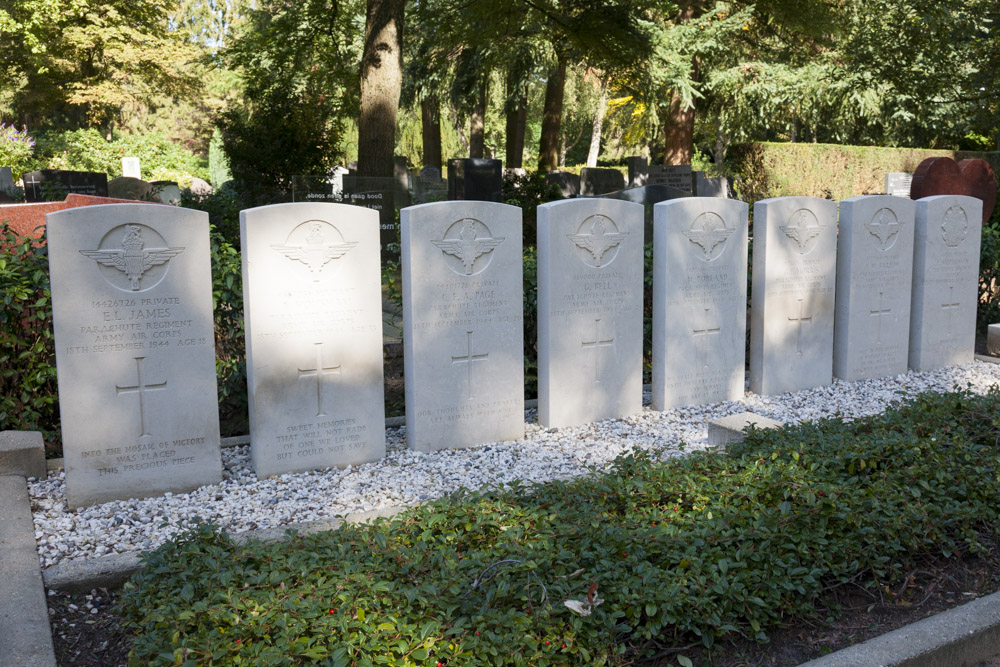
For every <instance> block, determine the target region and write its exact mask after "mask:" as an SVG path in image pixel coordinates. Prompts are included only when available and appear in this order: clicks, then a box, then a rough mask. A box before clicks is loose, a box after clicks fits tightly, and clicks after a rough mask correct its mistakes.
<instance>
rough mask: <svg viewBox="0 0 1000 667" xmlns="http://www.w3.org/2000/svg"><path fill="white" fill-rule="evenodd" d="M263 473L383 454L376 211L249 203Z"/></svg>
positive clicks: (251, 340)
mask: <svg viewBox="0 0 1000 667" xmlns="http://www.w3.org/2000/svg"><path fill="white" fill-rule="evenodd" d="M240 234H241V236H242V239H243V299H244V304H245V306H244V319H245V322H246V338H247V386H248V390H249V402H250V455H251V459H252V462H253V466H254V470H255V471H256V472H257V475H258V476H259V477H267V476H270V475H278V474H282V473H286V472H294V471H300V470H315V469H319V468H325V467H329V466H343V465H356V464H359V463H365V462H368V461H376V460H378V459H380V458H382V457H383V456H385V408H384V404H383V378H382V319H381V318H382V309H381V303H382V299H381V291H380V290H381V274H380V268H379V216H378V213H377V212H375V211H373V210H370V209H365V208H361V207H359V206H350V205H347V204H325V203H311V204H310V203H303V204H277V205H274V206H262V207H259V208H253V209H250V210H247V211H243V212H241V213H240Z"/></svg>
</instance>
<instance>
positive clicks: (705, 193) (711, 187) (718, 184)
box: [693, 171, 730, 199]
mask: <svg viewBox="0 0 1000 667" xmlns="http://www.w3.org/2000/svg"><path fill="white" fill-rule="evenodd" d="M693 177H694V194H695V196H696V197H722V198H724V199H728V198H729V191H730V188H729V179H728V178H726V177H725V176H716V177H708V176H705V172H703V171H695V172H693Z"/></svg>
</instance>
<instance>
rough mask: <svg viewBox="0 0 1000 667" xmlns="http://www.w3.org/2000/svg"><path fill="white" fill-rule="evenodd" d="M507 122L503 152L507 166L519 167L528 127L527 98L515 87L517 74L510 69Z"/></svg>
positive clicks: (522, 160) (520, 89) (522, 157)
mask: <svg viewBox="0 0 1000 667" xmlns="http://www.w3.org/2000/svg"><path fill="white" fill-rule="evenodd" d="M505 116H506V120H507V125H506V132H505V136H504V140H505V146H504V148H505V152H506V153H507V166H508V167H520V166H522V165H523V162H524V131H525V128H526V127H527V125H528V98H527V97H526V96H525V94H524V89H523V88H521V87H519V86H517V73H516V72H515V71H514V69H513V68H511V70H510V71H508V73H507V105H506V111H505Z"/></svg>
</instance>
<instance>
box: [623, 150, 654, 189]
mask: <svg viewBox="0 0 1000 667" xmlns="http://www.w3.org/2000/svg"><path fill="white" fill-rule="evenodd" d="M625 164H626V165H627V166H628V187H630V188H637V187H640V186H641V185H643V182H644V181H645V180H646V166H647V165H648V164H649V160H648V159H647V158H646V157H645V156H644V155H633V156H632V157H627V158H625Z"/></svg>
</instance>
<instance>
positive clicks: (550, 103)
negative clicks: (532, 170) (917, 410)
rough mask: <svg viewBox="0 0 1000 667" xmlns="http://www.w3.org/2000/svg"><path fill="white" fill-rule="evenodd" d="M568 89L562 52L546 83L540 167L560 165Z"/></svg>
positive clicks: (546, 168)
mask: <svg viewBox="0 0 1000 667" xmlns="http://www.w3.org/2000/svg"><path fill="white" fill-rule="evenodd" d="M565 89H566V59H565V57H564V56H563V55H562V54H560V55H559V62H558V63H556V65H555V67H553V68H552V69H551V70H550V71H549V80H548V81H547V82H546V83H545V106H544V108H543V109H542V136H541V139H540V141H539V144H538V168H539V169H540V170H544V171H555V169H556V167H557V166H558V165H559V135H560V132H559V130H560V127H561V125H562V108H563V92H564V91H565Z"/></svg>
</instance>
